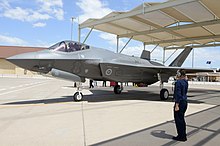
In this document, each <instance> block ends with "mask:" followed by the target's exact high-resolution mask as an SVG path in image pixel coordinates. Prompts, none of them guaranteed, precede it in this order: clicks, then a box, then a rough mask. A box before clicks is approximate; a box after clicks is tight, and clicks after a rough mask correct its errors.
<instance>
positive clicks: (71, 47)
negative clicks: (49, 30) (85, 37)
mask: <svg viewBox="0 0 220 146" xmlns="http://www.w3.org/2000/svg"><path fill="white" fill-rule="evenodd" d="M49 49H52V50H54V51H60V52H75V51H80V50H85V49H89V46H88V45H84V44H79V43H77V42H73V41H62V42H60V43H57V44H55V45H53V46H51V47H50V48H49Z"/></svg>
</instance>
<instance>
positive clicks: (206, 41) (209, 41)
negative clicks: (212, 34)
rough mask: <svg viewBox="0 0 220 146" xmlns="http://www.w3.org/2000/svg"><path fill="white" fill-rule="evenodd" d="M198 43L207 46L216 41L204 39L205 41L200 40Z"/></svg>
mask: <svg viewBox="0 0 220 146" xmlns="http://www.w3.org/2000/svg"><path fill="white" fill-rule="evenodd" d="M197 42H200V44H207V43H211V42H214V39H204V40H199V41H197Z"/></svg>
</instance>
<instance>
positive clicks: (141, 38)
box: [133, 35, 159, 42]
mask: <svg viewBox="0 0 220 146" xmlns="http://www.w3.org/2000/svg"><path fill="white" fill-rule="evenodd" d="M133 39H135V40H139V41H140V40H141V41H142V42H152V41H153V39H152V37H148V36H146V35H138V36H134V37H133ZM154 40H155V41H159V40H158V39H154Z"/></svg>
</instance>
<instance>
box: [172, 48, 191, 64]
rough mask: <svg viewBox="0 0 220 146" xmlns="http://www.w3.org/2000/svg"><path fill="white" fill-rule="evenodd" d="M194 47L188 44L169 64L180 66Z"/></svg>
mask: <svg viewBox="0 0 220 146" xmlns="http://www.w3.org/2000/svg"><path fill="white" fill-rule="evenodd" d="M192 49H193V48H192V47H189V46H187V47H186V48H185V49H184V50H183V51H182V52H181V53H180V54H179V55H178V56H177V57H176V59H175V60H174V61H173V62H172V63H171V64H170V65H169V66H176V67H180V66H181V65H182V64H183V62H184V61H185V60H186V58H187V57H188V55H189V53H190V52H191V51H192Z"/></svg>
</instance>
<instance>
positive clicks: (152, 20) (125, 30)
mask: <svg viewBox="0 0 220 146" xmlns="http://www.w3.org/2000/svg"><path fill="white" fill-rule="evenodd" d="M219 6H220V0H169V1H167V2H164V3H143V4H141V5H139V6H138V7H136V8H134V9H132V10H130V11H127V12H111V13H110V14H108V15H106V16H104V17H103V18H101V19H88V20H86V21H85V22H83V23H81V24H80V29H82V28H85V27H90V28H94V29H97V30H101V31H104V32H108V33H112V34H115V35H117V36H118V37H119V38H123V37H125V38H131V37H132V39H134V40H138V41H141V42H144V43H145V44H146V45H148V44H159V46H161V47H167V48H169V47H174V46H175V47H185V46H187V45H193V46H206V45H207V46H211V45H210V44H214V43H216V42H220V19H219V18H220V9H219Z"/></svg>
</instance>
